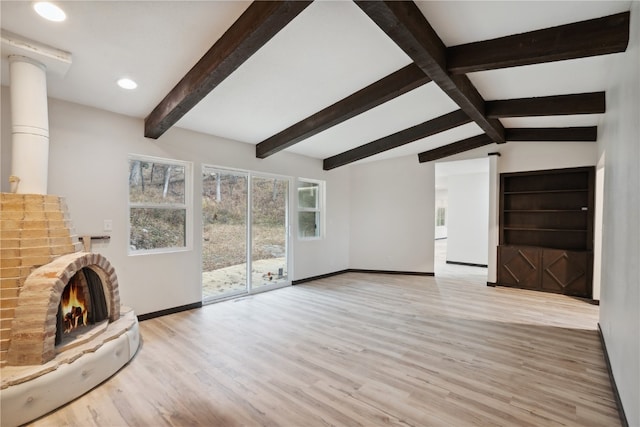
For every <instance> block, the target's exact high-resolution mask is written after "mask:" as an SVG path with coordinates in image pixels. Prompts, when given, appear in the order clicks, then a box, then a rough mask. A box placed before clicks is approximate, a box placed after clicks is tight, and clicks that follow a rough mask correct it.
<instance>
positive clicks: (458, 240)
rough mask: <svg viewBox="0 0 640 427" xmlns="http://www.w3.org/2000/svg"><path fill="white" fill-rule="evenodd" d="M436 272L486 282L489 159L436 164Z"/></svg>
mask: <svg viewBox="0 0 640 427" xmlns="http://www.w3.org/2000/svg"><path fill="white" fill-rule="evenodd" d="M435 183H436V184H435V225H434V227H435V233H434V236H435V241H434V270H435V274H436V276H437V277H438V276H440V277H461V276H464V277H465V278H466V279H467V278H468V279H471V280H473V281H474V283H475V281H476V279H477V281H478V282H479V283H482V284H483V285H484V284H486V281H487V266H488V236H489V159H488V158H481V159H471V160H459V161H453V162H441V163H436V165H435Z"/></svg>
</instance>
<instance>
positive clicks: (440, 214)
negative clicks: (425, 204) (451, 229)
mask: <svg viewBox="0 0 640 427" xmlns="http://www.w3.org/2000/svg"><path fill="white" fill-rule="evenodd" d="M446 213H447V209H446V208H437V209H436V227H442V226H443V225H445V224H444V219H445V216H446Z"/></svg>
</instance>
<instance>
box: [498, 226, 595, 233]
mask: <svg viewBox="0 0 640 427" xmlns="http://www.w3.org/2000/svg"><path fill="white" fill-rule="evenodd" d="M504 229H505V230H508V231H543V232H553V233H555V232H558V231H559V232H562V233H566V232H569V233H586V232H587V230H578V229H575V230H574V229H570V228H538V227H504Z"/></svg>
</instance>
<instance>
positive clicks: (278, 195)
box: [251, 176, 289, 289]
mask: <svg viewBox="0 0 640 427" xmlns="http://www.w3.org/2000/svg"><path fill="white" fill-rule="evenodd" d="M251 196H252V197H251V286H252V287H253V288H254V289H259V288H267V287H276V286H279V285H281V284H283V283H285V282H287V281H288V266H287V260H288V257H287V250H288V245H287V242H288V240H289V239H288V234H289V226H288V224H289V217H288V204H289V180H288V179H283V178H277V177H264V176H262V177H260V176H255V177H252V179H251Z"/></svg>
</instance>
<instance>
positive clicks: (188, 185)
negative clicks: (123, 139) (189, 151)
mask: <svg viewBox="0 0 640 427" xmlns="http://www.w3.org/2000/svg"><path fill="white" fill-rule="evenodd" d="M131 161H140V162H146V163H155V164H162V165H171V166H180V167H183V168H184V200H183V202H182V203H175V202H169V203H150V202H131V186H130V184H129V179H127V210H128V213H127V217H128V221H127V255H128V256H138V255H150V254H166V253H174V252H186V251H191V250H193V162H189V161H186V160H178V159H167V158H162V157H155V156H147V155H143V154H129V155H128V156H127V166H128V167H127V170H128V171H129V173H130V170H131V169H130V164H131ZM132 209H164V210H184V212H185V220H184V222H185V223H184V233H185V236H184V237H185V238H184V246H167V247H162V248H154V249H132V245H131V210H132Z"/></svg>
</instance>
